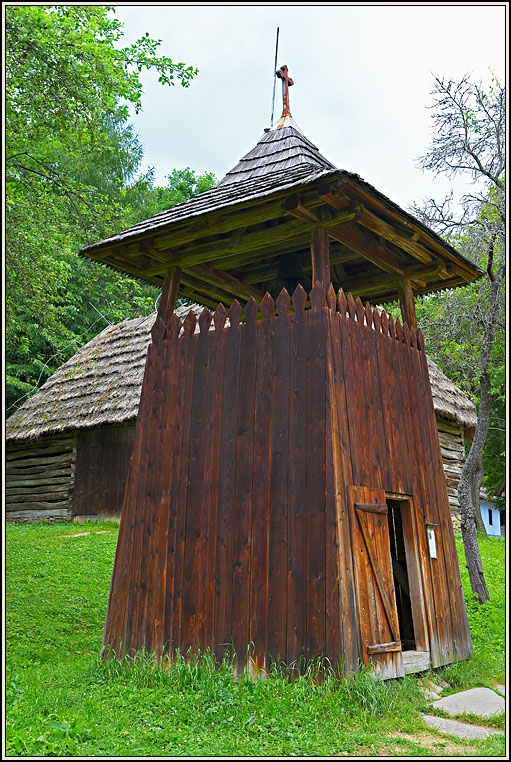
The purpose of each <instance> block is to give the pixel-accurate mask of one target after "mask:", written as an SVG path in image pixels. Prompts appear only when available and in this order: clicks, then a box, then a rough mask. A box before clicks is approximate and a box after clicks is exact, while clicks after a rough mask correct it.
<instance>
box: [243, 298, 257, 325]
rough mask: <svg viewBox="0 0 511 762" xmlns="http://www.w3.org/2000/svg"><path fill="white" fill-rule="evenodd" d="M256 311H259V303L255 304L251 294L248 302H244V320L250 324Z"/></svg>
mask: <svg viewBox="0 0 511 762" xmlns="http://www.w3.org/2000/svg"><path fill="white" fill-rule="evenodd" d="M258 312H259V305H258V304H257V302H256V300H255V299H254V297H253V296H251V297H250V299H249V300H248V302H247V303H246V304H245V320H246V322H247V323H250V324H252V323H255V321H256V317H257V313H258Z"/></svg>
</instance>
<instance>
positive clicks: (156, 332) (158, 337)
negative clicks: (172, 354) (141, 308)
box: [151, 315, 167, 344]
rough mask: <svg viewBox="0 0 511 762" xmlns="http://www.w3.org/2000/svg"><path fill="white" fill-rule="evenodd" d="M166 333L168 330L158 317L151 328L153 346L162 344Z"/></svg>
mask: <svg viewBox="0 0 511 762" xmlns="http://www.w3.org/2000/svg"><path fill="white" fill-rule="evenodd" d="M166 333H167V329H166V327H165V323H164V322H163V320H162V319H161V317H160V316H159V315H158V316H157V317H156V320H155V321H154V323H153V327H152V328H151V340H152V342H153V344H160V342H162V341H163V340H164V338H165V335H166Z"/></svg>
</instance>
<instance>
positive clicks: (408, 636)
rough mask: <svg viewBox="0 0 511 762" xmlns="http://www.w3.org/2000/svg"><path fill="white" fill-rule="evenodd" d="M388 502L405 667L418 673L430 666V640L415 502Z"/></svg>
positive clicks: (395, 498) (404, 498)
mask: <svg viewBox="0 0 511 762" xmlns="http://www.w3.org/2000/svg"><path fill="white" fill-rule="evenodd" d="M385 499H386V504H387V511H388V525H389V541H390V556H391V561H392V573H393V577H394V590H395V597H396V608H397V615H398V621H399V631H400V633H401V649H402V652H403V660H404V668H405V672H416V671H421V670H422V669H427V667H428V666H429V638H428V634H427V625H426V616H425V607H424V590H423V584H422V574H421V569H420V563H419V547H418V542H417V530H416V522H415V515H414V506H413V499H412V497H411V496H408V495H397V494H392V495H390V494H388V493H387V495H386V498H385Z"/></svg>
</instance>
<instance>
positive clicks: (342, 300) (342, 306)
mask: <svg viewBox="0 0 511 762" xmlns="http://www.w3.org/2000/svg"><path fill="white" fill-rule="evenodd" d="M347 307H348V305H347V302H346V297H345V296H344V291H343V290H342V288H340V289H339V293H338V294H337V309H338V311H339V312H340V313H341V315H342V316H343V317H346V310H347Z"/></svg>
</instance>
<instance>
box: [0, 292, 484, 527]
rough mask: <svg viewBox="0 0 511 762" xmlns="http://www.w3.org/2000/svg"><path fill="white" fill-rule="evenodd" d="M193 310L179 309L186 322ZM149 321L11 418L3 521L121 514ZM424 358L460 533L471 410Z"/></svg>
mask: <svg viewBox="0 0 511 762" xmlns="http://www.w3.org/2000/svg"><path fill="white" fill-rule="evenodd" d="M189 309H190V308H189V307H180V308H178V309H177V310H176V312H177V314H178V316H179V317H180V318H181V319H183V318H184V317H185V315H186V314H187V312H188V310H189ZM192 309H194V311H196V313H197V314H198V313H199V311H200V309H202V308H201V307H199V306H197V305H196V306H194V307H193V308H192ZM154 320H155V314H152V315H149V316H147V317H138V318H135V319H132V320H125V321H124V322H122V323H119V324H118V325H110V326H108V328H105V330H104V331H102V332H101V333H100V334H98V336H96V337H95V338H94V339H92V341H90V342H89V343H88V344H86V345H85V346H83V347H82V348H81V349H80V350H79V351H78V352H77V353H76V354H75V355H74V356H73V357H72V358H71V359H70V360H68V361H67V362H66V363H65V364H64V365H62V367H60V368H59V369H58V370H57V371H56V372H55V373H54V374H53V375H52V376H51V377H50V378H49V379H48V380H47V381H46V383H45V384H44V385H43V386H42V387H41V389H39V391H38V392H37V393H36V394H34V396H32V397H30V399H28V400H27V401H26V402H25V403H24V404H23V405H22V406H21V407H20V408H19V409H18V410H17V411H16V413H15V414H14V415H12V416H11V417H10V418H9V419H8V420H7V433H6V440H7V465H6V508H7V520H11V521H37V520H41V519H45V520H57V519H66V518H71V517H72V518H73V519H74V520H77V521H80V520H86V519H95V518H101V519H107V518H108V519H116V520H118V519H119V518H120V513H121V506H122V500H123V494H124V485H125V479H126V474H127V468H128V463H129V458H130V453H131V446H132V442H133V434H134V426H135V420H136V416H137V411H138V405H139V401H140V392H141V386H142V378H143V375H144V367H145V359H146V354H147V347H148V345H149V342H150V339H151V327H152V325H153V323H154ZM428 364H429V374H430V381H431V387H432V392H433V401H434V406H435V412H436V418H437V426H438V436H439V440H440V447H441V451H442V458H443V464H444V471H445V476H446V481H447V490H448V494H449V501H450V505H451V513H452V516H453V522H454V526H455V528H456V529H457V528H459V506H458V501H457V493H456V490H457V484H458V481H459V477H460V473H461V468H462V466H463V462H464V457H465V450H464V442H465V440H466V439H471V438H472V436H473V432H474V429H475V425H476V420H477V419H476V411H475V406H474V404H473V403H472V402H471V401H470V400H469V399H468V398H467V397H466V395H465V394H464V393H463V392H462V391H461V390H460V389H458V387H457V386H455V385H454V384H453V383H452V382H451V381H450V380H449V379H448V378H447V377H446V376H445V375H444V374H443V373H442V371H441V370H440V369H439V368H438V367H437V366H436V365H435V363H434V362H432V361H431V360H428Z"/></svg>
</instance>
